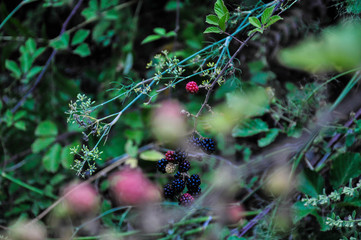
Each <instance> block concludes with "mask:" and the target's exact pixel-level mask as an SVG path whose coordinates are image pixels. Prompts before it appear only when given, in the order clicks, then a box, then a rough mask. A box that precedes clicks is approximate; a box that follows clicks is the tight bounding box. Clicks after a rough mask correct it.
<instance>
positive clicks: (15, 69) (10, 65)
mask: <svg viewBox="0 0 361 240" xmlns="http://www.w3.org/2000/svg"><path fill="white" fill-rule="evenodd" d="M5 67H6V69H8V70H10V71H11V72H12V73H13V77H14V78H17V79H19V78H20V77H21V70H20V68H19V66H18V64H17V63H16V62H15V61H13V60H8V59H6V60H5Z"/></svg>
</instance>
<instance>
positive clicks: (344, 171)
mask: <svg viewBox="0 0 361 240" xmlns="http://www.w3.org/2000/svg"><path fill="white" fill-rule="evenodd" d="M359 175H361V156H360V154H359V153H351V152H348V153H344V154H340V155H339V156H338V157H337V158H336V159H335V160H334V161H333V162H332V167H331V171H330V182H331V184H332V186H334V187H335V188H338V187H340V186H341V185H344V184H347V183H348V182H349V180H350V178H355V177H357V176H359Z"/></svg>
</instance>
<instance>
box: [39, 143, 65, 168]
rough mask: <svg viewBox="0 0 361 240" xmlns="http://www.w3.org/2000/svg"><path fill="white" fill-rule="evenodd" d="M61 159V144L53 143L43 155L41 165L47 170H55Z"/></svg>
mask: <svg viewBox="0 0 361 240" xmlns="http://www.w3.org/2000/svg"><path fill="white" fill-rule="evenodd" d="M60 161H61V146H60V144H59V143H57V144H54V146H52V147H51V148H50V149H49V151H48V152H47V153H46V154H45V156H44V157H43V165H44V168H45V170H47V171H48V172H53V173H54V172H56V171H57V170H58V168H59V165H60Z"/></svg>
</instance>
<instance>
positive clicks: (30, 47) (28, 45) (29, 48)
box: [25, 38, 36, 54]
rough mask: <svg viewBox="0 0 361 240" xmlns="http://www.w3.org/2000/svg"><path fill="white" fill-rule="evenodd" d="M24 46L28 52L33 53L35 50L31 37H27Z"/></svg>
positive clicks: (34, 43)
mask: <svg viewBox="0 0 361 240" xmlns="http://www.w3.org/2000/svg"><path fill="white" fill-rule="evenodd" d="M25 48H26V50H27V51H28V52H29V53H30V54H33V53H34V52H35V50H36V42H35V40H34V39H32V38H29V39H28V40H26V42H25Z"/></svg>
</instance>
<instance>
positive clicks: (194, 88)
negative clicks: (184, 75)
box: [186, 81, 199, 94]
mask: <svg viewBox="0 0 361 240" xmlns="http://www.w3.org/2000/svg"><path fill="white" fill-rule="evenodd" d="M186 90H187V92H189V93H192V94H194V93H197V92H198V90H199V88H198V85H197V83H196V82H194V81H191V82H189V83H187V85H186Z"/></svg>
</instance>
